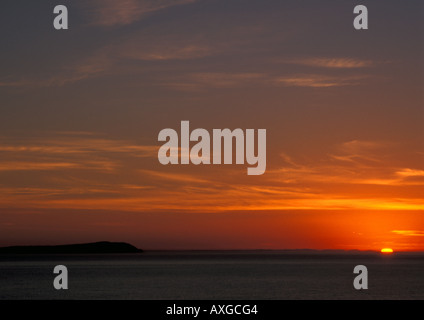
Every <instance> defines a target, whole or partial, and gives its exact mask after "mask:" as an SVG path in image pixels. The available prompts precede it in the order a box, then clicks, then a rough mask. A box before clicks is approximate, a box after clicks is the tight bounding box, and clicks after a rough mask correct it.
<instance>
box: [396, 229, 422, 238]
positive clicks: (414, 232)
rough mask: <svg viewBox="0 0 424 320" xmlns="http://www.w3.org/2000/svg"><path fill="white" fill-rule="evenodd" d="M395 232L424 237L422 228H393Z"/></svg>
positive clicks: (402, 234)
mask: <svg viewBox="0 0 424 320" xmlns="http://www.w3.org/2000/svg"><path fill="white" fill-rule="evenodd" d="M392 232H393V233H395V234H397V235H401V236H408V237H424V231H421V230H393V231H392Z"/></svg>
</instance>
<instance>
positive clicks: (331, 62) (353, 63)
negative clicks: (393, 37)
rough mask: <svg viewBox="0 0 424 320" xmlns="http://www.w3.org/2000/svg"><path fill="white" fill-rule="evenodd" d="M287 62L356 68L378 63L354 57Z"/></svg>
mask: <svg viewBox="0 0 424 320" xmlns="http://www.w3.org/2000/svg"><path fill="white" fill-rule="evenodd" d="M285 62H287V63H292V64H299V65H305V66H310V67H321V68H335V69H356V68H364V67H371V66H374V65H375V64H376V63H374V62H373V61H370V60H359V59H354V58H303V59H292V60H286V61H285Z"/></svg>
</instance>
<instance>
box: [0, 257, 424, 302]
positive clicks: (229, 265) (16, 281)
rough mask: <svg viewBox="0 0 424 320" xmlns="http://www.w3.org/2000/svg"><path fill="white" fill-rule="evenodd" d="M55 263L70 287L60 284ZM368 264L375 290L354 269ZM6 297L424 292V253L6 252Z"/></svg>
mask: <svg viewBox="0 0 424 320" xmlns="http://www.w3.org/2000/svg"><path fill="white" fill-rule="evenodd" d="M56 265H65V266H66V267H67V268H68V272H69V289H68V290H55V289H54V287H53V280H54V278H55V277H56V276H57V275H55V274H53V269H54V267H55V266H56ZM356 265H365V266H366V267H367V268H368V280H369V289H368V290H360V291H358V290H355V289H354V287H353V280H354V278H355V276H356V275H355V274H354V273H353V269H354V267H355V266H356ZM0 299H2V300H5V299H84V300H86V299H87V300H88V299H96V300H98V299H119V300H122V299H141V300H163V299H166V300H186V299H187V300H193V299H194V300H197V299H202V300H203V299H213V300H215V299H217V300H251V299H255V300H256V299H259V300H285V299H424V254H423V253H396V254H394V255H389V256H384V255H381V254H379V253H375V254H372V253H371V254H370V253H366V254H365V253H325V252H296V251H294V252H285V251H209V252H187V251H186V252H145V253H142V254H101V255H0Z"/></svg>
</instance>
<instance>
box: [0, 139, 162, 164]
mask: <svg viewBox="0 0 424 320" xmlns="http://www.w3.org/2000/svg"><path fill="white" fill-rule="evenodd" d="M157 150H158V147H157V146H146V145H137V144H131V143H129V142H128V141H124V140H113V139H106V138H100V137H95V136H93V135H83V136H81V135H80V134H76V135H71V134H69V133H68V134H66V135H62V136H60V135H58V136H57V137H55V138H29V139H26V140H24V141H22V140H21V139H7V141H6V139H0V153H1V155H2V156H1V160H0V171H23V170H25V171H30V170H35V171H39V170H66V169H90V170H94V171H98V170H104V171H110V170H114V169H115V168H117V167H118V166H119V164H118V163H117V162H116V160H115V159H112V158H114V157H113V154H117V153H118V154H121V155H122V154H126V155H127V156H130V157H134V158H146V157H153V156H156V155H157Z"/></svg>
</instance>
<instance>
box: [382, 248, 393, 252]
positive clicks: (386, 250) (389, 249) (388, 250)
mask: <svg viewBox="0 0 424 320" xmlns="http://www.w3.org/2000/svg"><path fill="white" fill-rule="evenodd" d="M381 253H393V249H391V248H384V249H381Z"/></svg>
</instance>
